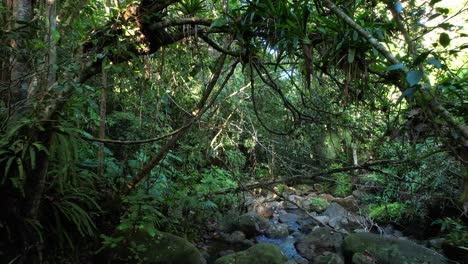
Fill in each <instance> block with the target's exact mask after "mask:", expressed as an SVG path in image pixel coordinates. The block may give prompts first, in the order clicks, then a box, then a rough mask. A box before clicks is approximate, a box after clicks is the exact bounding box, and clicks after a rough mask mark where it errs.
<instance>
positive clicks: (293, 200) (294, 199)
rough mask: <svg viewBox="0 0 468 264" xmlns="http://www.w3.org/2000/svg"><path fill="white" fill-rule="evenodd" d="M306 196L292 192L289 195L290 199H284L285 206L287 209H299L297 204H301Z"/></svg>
mask: <svg viewBox="0 0 468 264" xmlns="http://www.w3.org/2000/svg"><path fill="white" fill-rule="evenodd" d="M303 200H304V198H302V197H301V196H298V195H295V194H291V195H289V196H288V201H284V206H285V208H287V209H297V205H296V204H298V205H301V204H302V201H303Z"/></svg>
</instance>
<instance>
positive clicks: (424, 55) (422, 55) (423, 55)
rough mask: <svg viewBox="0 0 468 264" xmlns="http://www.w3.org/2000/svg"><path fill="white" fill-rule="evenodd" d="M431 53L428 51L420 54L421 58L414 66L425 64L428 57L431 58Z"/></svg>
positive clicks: (415, 61) (418, 58)
mask: <svg viewBox="0 0 468 264" xmlns="http://www.w3.org/2000/svg"><path fill="white" fill-rule="evenodd" d="M430 53H431V51H426V52H423V53H421V54H419V56H418V57H417V58H416V59H415V60H414V62H413V65H414V66H416V65H418V64H420V63H421V62H423V61H424V60H425V59H426V58H427V56H429V54H430Z"/></svg>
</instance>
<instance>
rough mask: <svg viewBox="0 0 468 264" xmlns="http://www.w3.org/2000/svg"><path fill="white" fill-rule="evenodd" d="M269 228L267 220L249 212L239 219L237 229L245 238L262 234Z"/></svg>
mask: <svg viewBox="0 0 468 264" xmlns="http://www.w3.org/2000/svg"><path fill="white" fill-rule="evenodd" d="M269 226H270V222H269V221H268V219H266V218H264V217H262V216H260V215H259V214H257V213H256V212H249V213H246V214H243V215H241V216H240V217H239V229H240V231H242V232H244V234H246V235H247V237H253V236H256V235H258V234H262V233H264V232H265V231H266V230H267V229H268V227H269Z"/></svg>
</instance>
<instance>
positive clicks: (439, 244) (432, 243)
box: [427, 237, 446, 250]
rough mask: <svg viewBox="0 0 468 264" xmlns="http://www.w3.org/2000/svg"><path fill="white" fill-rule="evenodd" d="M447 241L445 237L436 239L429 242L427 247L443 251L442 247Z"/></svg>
mask: <svg viewBox="0 0 468 264" xmlns="http://www.w3.org/2000/svg"><path fill="white" fill-rule="evenodd" d="M445 240H446V239H445V238H443V237H435V238H432V239H429V240H428V241H427V245H428V246H429V247H431V248H434V249H436V250H439V249H442V245H443V244H444V242H445Z"/></svg>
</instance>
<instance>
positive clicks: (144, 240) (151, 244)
mask: <svg viewBox="0 0 468 264" xmlns="http://www.w3.org/2000/svg"><path fill="white" fill-rule="evenodd" d="M127 238H128V242H129V243H128V246H127V247H126V248H125V249H122V248H120V249H119V252H117V255H118V258H117V259H119V260H123V262H121V263H130V264H131V263H144V264H179V263H186V264H205V263H206V261H205V259H204V258H203V256H202V255H201V254H200V252H199V251H198V249H197V248H196V247H195V246H194V245H193V244H191V243H190V242H188V241H187V240H185V239H184V238H181V237H178V236H176V235H173V234H169V233H165V232H159V233H158V234H157V235H155V236H154V237H152V236H150V235H148V234H146V233H142V232H140V233H136V234H131V235H128V237H127ZM113 263H119V261H115V262H113Z"/></svg>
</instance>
